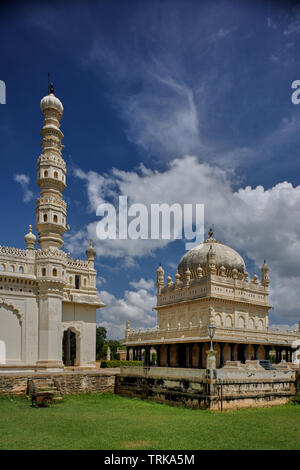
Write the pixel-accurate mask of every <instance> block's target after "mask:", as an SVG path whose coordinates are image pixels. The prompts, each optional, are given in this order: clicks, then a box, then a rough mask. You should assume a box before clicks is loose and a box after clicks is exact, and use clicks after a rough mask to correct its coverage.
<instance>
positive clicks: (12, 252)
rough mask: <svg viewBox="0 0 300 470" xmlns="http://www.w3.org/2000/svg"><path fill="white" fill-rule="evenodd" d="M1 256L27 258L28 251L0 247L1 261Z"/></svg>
mask: <svg viewBox="0 0 300 470" xmlns="http://www.w3.org/2000/svg"><path fill="white" fill-rule="evenodd" d="M1 255H5V256H9V257H15V258H26V256H27V251H26V250H23V249H21V248H13V247H8V246H1V245H0V259H1Z"/></svg>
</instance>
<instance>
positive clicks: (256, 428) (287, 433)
mask: <svg viewBox="0 0 300 470" xmlns="http://www.w3.org/2000/svg"><path fill="white" fill-rule="evenodd" d="M0 449H105V450H108V449H109V450H110V449H112V450H113V449H119V450H121V449H128V450H130V449H132V450H137V449H146V450H169V449H174V450H175V449H179V450H187V449H190V450H194V449H199V450H202V449H266V450H267V449H300V406H299V405H285V406H278V407H277V406H275V407H271V408H262V409H255V408H252V409H244V410H239V411H226V412H224V413H220V412H211V411H206V410H205V411H203V410H190V409H186V408H180V407H171V406H168V405H160V404H158V403H155V402H151V401H141V400H139V399H136V398H131V399H130V398H124V397H120V396H118V395H111V394H105V395H73V396H65V397H64V401H63V402H61V403H57V404H54V405H52V406H50V407H49V408H31V406H30V401H28V400H27V399H26V398H3V397H2V398H0Z"/></svg>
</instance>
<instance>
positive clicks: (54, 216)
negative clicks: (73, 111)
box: [35, 83, 67, 250]
mask: <svg viewBox="0 0 300 470" xmlns="http://www.w3.org/2000/svg"><path fill="white" fill-rule="evenodd" d="M63 109H64V108H63V105H62V103H61V101H60V100H59V99H58V98H57V97H56V96H55V95H54V89H53V84H52V83H51V86H50V93H49V94H48V95H47V96H45V97H44V98H43V99H42V100H41V110H42V114H43V116H44V125H43V128H42V130H41V135H42V138H43V139H42V143H41V146H42V148H43V153H42V154H41V155H40V157H39V159H38V166H37V184H38V186H39V187H40V190H41V194H40V197H39V199H38V200H37V204H36V227H35V228H36V230H37V232H38V234H39V244H40V247H41V249H42V250H43V249H46V248H49V247H51V248H53V247H56V248H61V247H62V245H63V239H62V236H63V234H64V233H65V231H66V206H67V205H66V203H65V201H64V200H63V197H62V192H63V190H64V189H65V188H66V163H65V161H64V160H63V158H62V156H61V150H62V148H63V145H62V143H61V141H62V139H63V133H62V132H61V130H60V120H61V118H62V113H63Z"/></svg>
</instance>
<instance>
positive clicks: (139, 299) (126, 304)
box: [98, 278, 156, 339]
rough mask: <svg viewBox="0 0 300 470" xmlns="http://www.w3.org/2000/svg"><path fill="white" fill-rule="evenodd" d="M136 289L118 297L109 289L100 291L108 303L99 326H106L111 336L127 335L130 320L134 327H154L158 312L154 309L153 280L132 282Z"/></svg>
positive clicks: (122, 336)
mask: <svg viewBox="0 0 300 470" xmlns="http://www.w3.org/2000/svg"><path fill="white" fill-rule="evenodd" d="M131 285H132V286H133V287H135V289H136V290H126V291H125V292H124V297H123V298H117V297H115V296H114V295H113V294H111V293H109V292H108V291H105V290H103V291H100V298H101V299H102V301H103V302H104V303H105V304H106V305H107V307H105V308H104V309H101V311H100V315H101V321H100V322H99V323H98V325H99V326H104V327H105V328H106V329H107V331H108V336H109V337H110V338H116V339H122V338H124V336H125V324H126V321H127V320H129V321H130V322H131V326H132V325H133V326H134V328H142V329H145V328H154V327H155V324H156V314H155V312H154V311H152V309H153V307H154V306H155V305H156V296H155V295H154V293H153V292H152V291H153V282H151V281H145V279H143V278H142V279H140V281H137V282H132V283H131Z"/></svg>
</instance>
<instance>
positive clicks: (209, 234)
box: [208, 227, 214, 238]
mask: <svg viewBox="0 0 300 470" xmlns="http://www.w3.org/2000/svg"><path fill="white" fill-rule="evenodd" d="M213 234H214V231H213V229H212V227H210V229H209V231H208V236H209V238H212V236H213Z"/></svg>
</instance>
